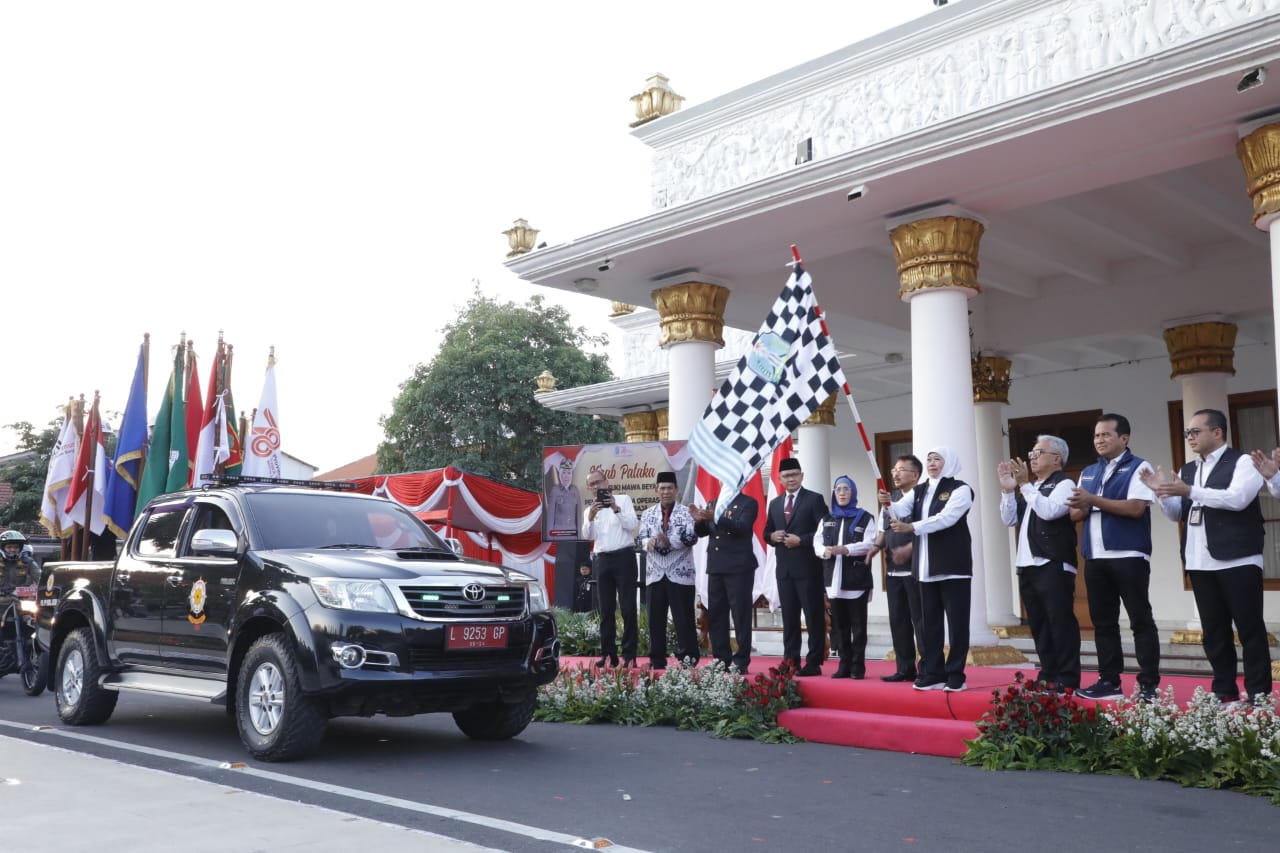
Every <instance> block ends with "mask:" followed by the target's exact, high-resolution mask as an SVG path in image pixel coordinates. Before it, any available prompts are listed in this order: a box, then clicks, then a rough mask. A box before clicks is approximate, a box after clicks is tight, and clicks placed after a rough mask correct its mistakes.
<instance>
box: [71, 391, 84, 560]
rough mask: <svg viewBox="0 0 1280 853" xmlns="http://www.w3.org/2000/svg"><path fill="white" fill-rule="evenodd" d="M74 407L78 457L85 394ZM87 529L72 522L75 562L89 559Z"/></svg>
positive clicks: (82, 430)
mask: <svg viewBox="0 0 1280 853" xmlns="http://www.w3.org/2000/svg"><path fill="white" fill-rule="evenodd" d="M74 405H75V412H76V413H75V420H73V421H72V422H71V423H72V426H73V428H74V429H75V431H76V455H77V456H79V455H80V444H81V442H83V441H84V395H83V394H81V395H80V399H79V400H78V401H76V402H75V404H74ZM71 477H72V482H73V483H74V482H75V467H74V465H73V466H72V469H71ZM85 529H86V528H85V526H84V525H82V524H80V522H78V521H74V520H73V521H72V523H71V554H72V557H71V559H73V560H87V559H88V557H87V556H86V555H85V536H84V532H85Z"/></svg>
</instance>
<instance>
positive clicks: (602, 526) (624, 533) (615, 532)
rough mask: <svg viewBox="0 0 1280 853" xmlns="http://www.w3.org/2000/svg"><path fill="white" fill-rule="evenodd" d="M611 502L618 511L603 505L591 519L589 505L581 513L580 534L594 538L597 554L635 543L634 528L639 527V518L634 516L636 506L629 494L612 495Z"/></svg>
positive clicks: (631, 546) (631, 545)
mask: <svg viewBox="0 0 1280 853" xmlns="http://www.w3.org/2000/svg"><path fill="white" fill-rule="evenodd" d="M613 502H614V504H615V505H616V506H617V507H618V511H617V512H614V511H613V508H612V507H605V508H604V509H602V510H600V511H599V512H597V513H596V520H595V521H592V520H591V508H590V507H588V508H587V510H586V511H585V512H584V513H582V536H583V538H584V539H593V540H595V543H596V553H597V554H604V553H608V552H609V551H621V550H623V549H624V548H634V547H635V544H636V530H637V529H638V528H639V527H640V519H638V518H636V507H635V504H633V503H632V502H631V496H630V495H614V496H613Z"/></svg>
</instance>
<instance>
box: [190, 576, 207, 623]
mask: <svg viewBox="0 0 1280 853" xmlns="http://www.w3.org/2000/svg"><path fill="white" fill-rule="evenodd" d="M206 595H207V585H206V584H205V582H204V578H200V580H198V581H196V582H195V583H193V584H192V585H191V595H190V596H188V598H187V601H189V602H190V603H191V612H190V613H188V614H187V621H188V622H190V623H191V624H192V625H199V624H200V623H201V622H203V621H204V620H205V618H206V615H205V612H204V603H205V600H206Z"/></svg>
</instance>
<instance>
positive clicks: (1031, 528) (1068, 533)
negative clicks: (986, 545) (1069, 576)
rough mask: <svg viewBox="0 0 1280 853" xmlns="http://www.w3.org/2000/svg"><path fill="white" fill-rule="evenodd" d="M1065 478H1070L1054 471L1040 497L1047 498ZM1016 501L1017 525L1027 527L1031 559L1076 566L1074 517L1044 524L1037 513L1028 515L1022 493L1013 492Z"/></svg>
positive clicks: (1065, 517) (1043, 483) (1039, 486)
mask: <svg viewBox="0 0 1280 853" xmlns="http://www.w3.org/2000/svg"><path fill="white" fill-rule="evenodd" d="M1066 478H1067V475H1066V474H1063V473H1062V472H1061V471H1054V472H1053V473H1052V474H1050V475H1049V476H1048V477H1045V478H1044V479H1043V480H1042V481H1040V483H1039V484H1038V485H1037V486H1036V488H1037V489H1038V490H1039V491H1040V494H1041V495H1043V496H1045V497H1048V496H1049V495H1050V494H1051V493H1052V492H1053V490H1054V488H1055V487H1056V486H1057V485H1058V483H1061V482H1062V481H1063V480H1065V479H1066ZM1014 499H1015V500H1016V501H1017V503H1018V523H1019V524H1026V525H1028V527H1027V544H1028V545H1030V546H1031V554H1032V556H1034V557H1039V558H1040V559H1042V560H1051V561H1053V562H1055V563H1070V564H1071V565H1073V566H1074V565H1075V563H1076V526H1075V523H1074V522H1073V521H1072V520H1071V516H1070V515H1069V514H1068V515H1064V516H1062V517H1061V518H1055V519H1053V520H1052V521H1045V520H1044V519H1043V518H1041V517H1040V516H1038V515H1036V514H1035V512H1030V513H1028V510H1027V501H1026V499H1025V498H1023V497H1022V492H1021V490H1019V491H1017V492H1014ZM1086 523H1087V522H1086ZM1018 571H1022V569H1021V567H1019V569H1018Z"/></svg>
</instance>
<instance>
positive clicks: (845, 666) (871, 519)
mask: <svg viewBox="0 0 1280 853" xmlns="http://www.w3.org/2000/svg"><path fill="white" fill-rule="evenodd" d="M876 532H877V531H876V518H875V515H874V514H872V513H869V512H867V511H866V510H864V509H862V508H861V507H859V506H858V487H857V486H855V485H854V484H853V480H851V479H849V478H848V477H846V476H840V477H836V481H835V484H834V485H833V486H832V488H831V514H830V515H829V516H828V517H827V519H826V520H825V521H823V522H822V526H821V527H819V528H818V532H817V533H815V534H814V537H813V550H814V551H815V552H816V553H817V555H818V556H819V557H821V558H822V576H823V581H824V582H825V583H826V587H827V599H828V600H829V601H830V602H831V629H832V633H833V634H834V635H835V640H836V651H838V652H839V653H840V665H839V666H838V667H837V668H836V671H835V674H834V675H832V676H831V677H832V678H859V679H860V678H865V677H866V674H867V602H869V601H870V600H871V588H872V583H871V567H870V566H869V565H867V555H868V554H869V553H870V552H871V551H872V550H873V549H874V547H875V539H876ZM810 630H812V629H810Z"/></svg>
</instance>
